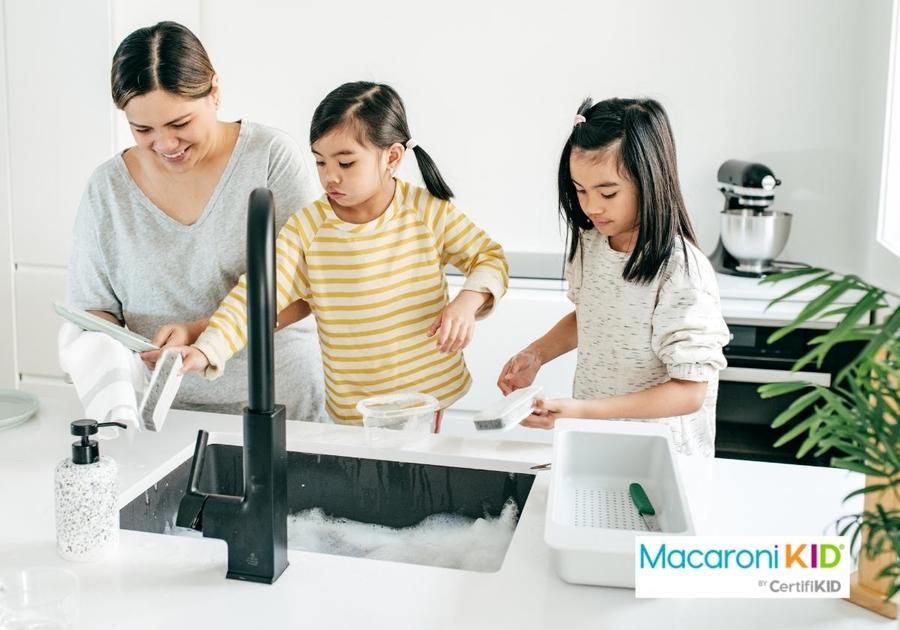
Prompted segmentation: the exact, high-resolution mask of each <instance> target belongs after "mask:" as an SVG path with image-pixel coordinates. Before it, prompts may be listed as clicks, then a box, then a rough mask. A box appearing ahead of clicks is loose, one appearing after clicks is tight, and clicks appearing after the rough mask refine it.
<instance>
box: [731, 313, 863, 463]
mask: <svg viewBox="0 0 900 630" xmlns="http://www.w3.org/2000/svg"><path fill="white" fill-rule="evenodd" d="M728 328H729V330H730V332H731V340H730V341H729V343H728V345H727V346H725V348H724V353H725V358H726V359H727V360H728V367H727V368H725V369H724V370H722V371H721V372H720V373H719V397H718V401H717V403H716V456H717V457H725V458H731V459H750V460H757V461H766V462H780V463H793V464H809V465H817V466H827V465H828V464H829V461H830V459H831V457H832V456H834V455H835V453H833V452H831V453H824V454H823V455H821V456H819V457H816V456H815V449H813V451H812V452H810V453H807V454H806V455H805V456H804V457H803V458H802V459H800V460H798V459H797V458H796V453H797V449H798V448H799V447H800V444H801V443H802V441H803V438H802V437H800V438H796V439H794V440H792V441H790V442H788V443H787V444H785V445H783V446H781V447H779V448H775V447H774V446H773V444H774V443H775V441H776V440H777V439H778V438H780V437H781V436H782V435H783V434H784V433H785V432H786V431H787V430H788V429H789V428H790V427H791V426H793V425H794V424H796V423H797V422H799V421H800V420H801V419H802V417H803V416H801V418H797V419H795V420H793V421H792V422H790V423H788V424H787V425H785V426H783V427H779V428H778V429H773V428H772V427H771V424H772V421H773V420H774V419H775V417H776V416H778V414H780V413H781V412H782V411H784V410H785V409H787V407H788V406H789V405H790V404H791V403H792V402H793V401H794V400H796V399H797V398H799V397H800V396H802V395H803V394H804V393H805V392H806V391H807V390H802V391H800V392H794V393H791V394H785V395H783V396H778V397H775V398H769V399H767V400H763V399H762V398H761V397H760V395H759V393H758V392H757V388H759V386H760V385H764V384H766V383H781V382H785V381H796V380H804V381H809V382H812V383H816V384H818V385H824V386H826V387H828V386H830V385H831V383H832V379H834V378H835V376H836V375H837V373H838V372H839V371H840V370H841V368H843V367H844V366H845V365H846V364H847V363H848V362H849V361H850V360H851V359H852V358H853V357H854V356H855V355H856V354H857V353H858V352H859V350H860V349H861V347H862V344H861V343H845V344H839V345H838V346H836V347H835V348H834V349H833V350H832V351H831V352H830V353H829V354H828V356H827V357H826V359H825V361H824V362H823V364H822V367H821V368H819V367H816V365H815V364H814V363H813V364H809V365H806V366H804V367H803V369H802V370H801V371H799V372H791V371H790V370H791V366H793V365H794V363H795V362H796V360H797V359H799V358H800V357H802V356H803V355H804V354H806V352H808V351H809V349H810V347H809V346H808V342H809V341H810V340H811V339H812V338H814V337H817V336H819V335H821V334H822V330H818V329H811V328H801V329H797V330H795V331H793V332H791V333H790V334H788V335H786V336H785V337H783V338H782V339H780V340H778V341H777V342H775V343H774V344H771V345H770V344H768V343H767V339H768V337H769V335H771V334H772V333H773V332H775V331H776V330H778V327H772V326H761V325H760V326H757V325H742V324H732V323H729V324H728Z"/></svg>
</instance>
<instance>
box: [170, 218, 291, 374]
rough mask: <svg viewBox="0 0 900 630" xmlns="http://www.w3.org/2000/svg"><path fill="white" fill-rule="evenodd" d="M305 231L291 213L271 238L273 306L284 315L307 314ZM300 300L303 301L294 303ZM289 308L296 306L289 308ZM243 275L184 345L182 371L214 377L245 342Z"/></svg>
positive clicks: (245, 313)
mask: <svg viewBox="0 0 900 630" xmlns="http://www.w3.org/2000/svg"><path fill="white" fill-rule="evenodd" d="M304 238H305V233H304V231H303V225H302V223H301V219H300V218H299V215H298V214H294V215H292V216H291V218H290V219H289V220H288V222H287V223H286V224H285V225H284V227H283V228H282V229H281V231H280V232H279V233H278V238H277V239H276V241H275V269H276V272H275V289H276V290H275V301H276V304H275V308H276V312H278V313H279V315H280V314H281V313H283V312H284V311H285V310H288V311H289V316H288V317H287V318H286V319H285V321H287V320H288V319H291V318H292V317H298V318H299V316H300V315H303V316H305V315H306V314H309V310H308V309H309V306H308V305H306V299H307V298H308V293H309V289H308V286H309V284H308V282H307V280H306V276H305V274H304V273H303V270H304V267H305V265H304V254H303V252H304V246H305V244H306V243H305V241H304ZM298 301H302V302H303V305H297V306H295V303H296V302H298ZM291 309H298V310H296V311H292V310H291ZM246 335H247V290H246V275H244V276H241V279H240V280H239V281H238V284H237V286H235V287H234V288H233V289H232V290H231V292H230V293H229V294H228V295H227V296H225V299H224V300H222V303H221V304H220V305H219V309H218V310H217V311H216V312H215V313H213V315H212V317H210V319H209V325H208V326H207V327H206V330H204V331H203V333H202V334H201V335H200V337H199V338H198V339H197V341H195V342H194V344H193V345H192V346H191V347H190V348H186V349H184V351H183V352H182V357H183V359H184V367H183V369H182V371H183V372H184V373H188V372H202V373H203V375H204V376H205V377H206V378H218V376H220V375H221V373H222V370H223V369H224V364H225V362H226V361H227V360H228V359H229V358H231V356H232V355H234V354H235V353H237V352H238V351H239V350H240V349H241V348H243V347H244V345H245V344H246V339H247V336H246Z"/></svg>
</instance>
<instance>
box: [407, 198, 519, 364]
mask: <svg viewBox="0 0 900 630" xmlns="http://www.w3.org/2000/svg"><path fill="white" fill-rule="evenodd" d="M424 218H425V221H426V222H427V223H428V224H429V225H430V227H431V230H432V233H433V234H434V235H435V243H436V246H437V250H438V254H439V256H440V260H441V266H442V267H443V266H444V265H447V264H452V265H453V266H454V267H456V268H457V269H459V270H460V271H462V272H463V273H464V274H465V275H466V282H465V284H464V285H463V289H462V291H460V292H459V295H457V296H456V297H455V298H454V299H453V301H452V302H450V304H448V305H447V307H446V308H445V309H444V310H443V311H442V312H441V314H440V315H438V317H437V318H435V320H434V321H433V322H432V324H431V326H430V327H429V330H428V335H429V336H436V337H437V342H436V345H437V347H438V349H439V350H440V351H441V352H456V351H458V350H462V349H463V348H465V347H466V346H468V345H469V343H470V342H471V341H472V337H473V334H474V332H475V320H476V319H480V318H482V317H484V316H486V315H487V314H488V313H489V312H490V311H491V310H492V308H493V307H494V305H495V304H496V302H497V300H499V299H500V298H501V297H502V296H503V294H504V293H506V289H507V287H508V285H509V266H508V264H507V262H506V257H505V256H504V254H503V248H501V247H500V245H499V244H498V243H496V242H495V241H493V240H491V238H490V237H489V236H488V235H487V234H486V233H485V232H484V231H483V230H481V229H480V228H478V227H477V226H476V225H475V224H474V223H472V222H471V221H469V219H468V218H467V217H466V215H464V214H463V213H462V212H459V211H458V210H457V209H456V208H455V207H454V205H453V204H452V203H450V202H447V201H443V202H440V203H439V204H438V205H437V209H436V210H435V211H434V212H433V213H432V214H431V215H430V216H429V215H427V214H426V216H425V217H424Z"/></svg>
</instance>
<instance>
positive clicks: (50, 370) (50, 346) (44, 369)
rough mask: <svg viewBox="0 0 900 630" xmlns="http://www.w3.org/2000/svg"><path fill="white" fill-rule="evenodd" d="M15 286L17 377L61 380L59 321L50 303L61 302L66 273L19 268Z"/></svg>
mask: <svg viewBox="0 0 900 630" xmlns="http://www.w3.org/2000/svg"><path fill="white" fill-rule="evenodd" d="M15 285H16V345H17V347H18V351H19V352H18V354H19V365H18V368H19V373H20V374H22V375H23V376H24V375H31V376H51V377H57V378H62V377H63V376H64V374H63V371H62V370H61V369H60V367H59V359H58V352H57V348H56V333H57V331H58V330H59V326H60V324H62V319H60V317H59V316H58V315H57V314H56V312H55V311H54V310H53V307H52V306H51V305H50V302H51V301H57V302H65V300H66V270H65V269H52V268H27V267H26V268H23V267H19V269H18V270H17V271H16V275H15Z"/></svg>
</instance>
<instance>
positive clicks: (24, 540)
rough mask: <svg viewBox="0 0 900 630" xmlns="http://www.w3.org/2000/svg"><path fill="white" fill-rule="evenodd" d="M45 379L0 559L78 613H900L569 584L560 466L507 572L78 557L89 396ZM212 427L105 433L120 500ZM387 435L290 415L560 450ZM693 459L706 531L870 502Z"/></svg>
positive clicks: (297, 617)
mask: <svg viewBox="0 0 900 630" xmlns="http://www.w3.org/2000/svg"><path fill="white" fill-rule="evenodd" d="M32 391H34V393H36V394H38V395H39V396H40V397H41V402H42V409H41V411H40V413H39V415H38V416H37V417H36V418H34V419H32V420H30V421H29V422H27V423H26V424H23V425H21V426H19V427H16V428H14V429H11V430H8V431H5V432H3V433H0V448H2V456H0V490H2V496H3V499H4V501H3V508H4V509H3V511H2V518H0V569H16V568H23V567H29V566H58V567H63V566H64V567H67V568H69V569H71V570H72V571H74V572H75V573H76V574H77V575H78V576H79V580H80V611H81V613H80V619H81V623H80V624H79V625H78V626H77V627H78V628H84V629H91V630H94V629H98V630H99V629H105V628H116V629H119V628H129V629H135V630H136V629H139V628H153V629H159V628H173V629H174V628H187V627H215V628H240V629H242V630H245V629H246V628H276V627H279V626H280V625H287V624H290V625H291V626H295V625H301V624H302V625H303V626H304V627H316V628H328V627H340V628H347V627H360V628H366V629H367V630H368V629H372V628H392V629H396V628H467V629H469V628H517V629H519V628H521V629H527V628H535V629H540V630H547V629H549V628H572V629H576V628H600V627H602V628H628V629H629V630H634V629H641V628H647V627H652V626H659V627H666V628H679V627H683V628H695V627H702V628H721V627H727V628H729V630H737V629H739V628H753V629H756V628H760V627H763V626H765V627H766V628H767V629H771V628H789V627H790V628H798V627H809V628H813V627H814V628H817V629H823V630H824V629H837V628H847V629H850V628H852V629H853V630H862V629H865V628H892V627H896V623H895V622H891V621H889V620H886V619H884V618H883V617H880V616H878V615H876V614H874V613H871V612H869V611H866V610H864V609H861V608H858V607H856V606H854V605H852V604H850V603H848V602H845V601H843V600H831V599H828V600H799V599H797V600H778V601H775V600H771V601H770V600H749V599H748V600H700V599H698V600H638V599H635V598H634V591H632V590H627V589H614V588H600V587H587V586H573V585H570V584H566V583H565V582H562V581H561V580H560V579H559V578H558V577H557V576H556V574H555V573H554V570H553V567H552V562H551V554H550V551H549V549H548V548H547V547H546V546H545V545H544V543H543V524H544V508H545V503H546V496H547V486H548V481H549V476H548V474H547V473H543V474H538V475H537V477H536V480H535V484H534V486H533V488H532V491H531V494H530V496H529V498H528V501H527V503H526V505H525V508H524V510H523V513H522V516H521V520H520V522H519V525H518V528H517V529H516V532H515V535H514V536H513V540H512V543H511V545H510V548H509V551H508V553H507V557H506V560H505V562H504V564H503V567H502V568H501V569H500V571H498V572H496V573H475V572H468V571H459V570H450V569H439V568H433V567H426V566H416V565H410V564H402V563H393V562H384V561H376V560H366V559H356V558H346V557H339V556H330V555H323V554H315V553H306V552H298V551H291V552H289V559H290V563H291V564H290V566H289V567H288V569H287V571H286V572H285V573H284V574H283V576H282V577H281V578H280V579H279V580H278V582H277V583H276V584H274V585H271V586H268V585H261V584H253V583H247V582H239V581H233V580H226V579H225V569H226V562H225V553H226V548H225V544H224V543H223V542H221V541H217V540H206V539H195V538H179V537H172V536H160V535H154V534H145V533H141V532H131V531H123V532H122V537H121V544H120V546H119V549H118V550H117V552H116V553H115V554H114V555H113V556H112V557H111V558H109V559H107V560H104V561H102V562H99V563H96V564H74V563H68V562H66V561H64V560H62V559H60V558H59V557H58V556H57V555H56V551H55V540H54V516H53V485H52V480H53V470H54V467H55V466H56V464H57V462H58V461H60V460H61V459H63V458H64V457H66V456H67V455H68V453H69V444H70V442H71V441H72V440H73V439H74V438H72V437H70V436H69V435H68V431H67V429H68V422H69V421H70V420H73V419H76V418H77V417H78V412H79V410H80V406H79V405H78V404H77V402H76V401H74V400H72V399H71V398H66V396H65V394H61V393H58V392H53V393H48V392H44V391H41V390H39V389H35V388H32ZM200 427H202V428H206V429H208V430H210V432H211V433H213V434H214V435H213V440H215V434H216V433H218V434H220V436H221V435H222V434H223V433H228V432H237V431H238V430H239V428H240V419H239V418H238V417H237V416H221V415H213V414H201V413H189V412H173V413H172V414H171V416H170V417H169V419H168V420H167V421H166V425H165V430H164V431H163V432H162V433H160V434H152V433H141V434H130V435H128V436H122V437H119V438H118V439H117V440H114V441H107V442H104V443H102V444H101V450H102V452H103V453H104V454H106V455H110V456H112V457H114V458H115V459H116V461H117V462H118V464H119V469H120V489H121V495H120V502H121V504H123V505H124V504H125V503H126V502H127V501H128V500H129V499H131V498H133V497H134V496H137V495H138V494H139V493H140V492H142V491H143V490H144V489H145V488H146V487H148V486H149V485H152V483H153V482H154V481H156V480H157V479H159V478H160V477H161V476H163V475H164V474H165V473H166V472H168V471H169V470H170V469H171V468H172V467H174V465H176V464H178V463H181V462H182V461H184V460H185V459H187V458H188V457H189V456H190V454H191V452H192V448H193V442H194V438H195V435H196V430H197V429H198V428H200ZM399 437H400V436H399V434H398V438H397V439H399ZM224 438H225V440H224V441H230V440H229V439H228V436H224ZM381 444H382V445H380V446H379V447H378V448H377V449H373V448H371V447H368V446H366V440H365V436H364V432H363V431H362V430H361V429H356V428H352V427H336V426H329V425H314V424H306V423H289V429H288V447H289V448H290V449H291V450H303V451H307V452H322V453H340V454H345V455H355V456H360V455H364V456H366V457H373V456H375V457H379V456H380V457H384V458H388V459H402V460H406V461H417V462H428V463H436V464H450V465H453V464H456V465H470V466H471V465H475V466H481V467H485V468H496V467H498V466H500V467H504V468H507V469H509V470H524V469H526V468H527V466H528V465H530V464H533V463H543V462H547V461H549V460H550V445H548V444H541V443H534V442H531V443H526V442H502V441H496V440H484V439H467V438H460V437H449V436H423V437H421V438H419V439H418V440H417V441H416V442H415V443H414V444H405V445H404V444H402V443H401V442H398V441H396V439H394V438H393V436H391V437H389V438H386V439H384V440H382V441H381ZM476 460H479V461H476ZM679 464H680V466H681V469H682V477H683V481H684V483H685V486H686V491H687V494H688V499H689V503H690V505H691V511H692V513H693V518H694V523H695V526H696V529H697V532H698V533H710V534H712V533H718V534H773V535H774V534H784V535H788V534H791V535H794V534H796V535H814V534H822V533H831V532H830V530H829V526H830V524H831V523H832V521H833V520H834V518H835V517H836V516H838V515H841V514H844V513H847V512H849V511H851V510H855V509H857V508H858V507H859V505H860V503H853V504H851V505H842V504H841V498H842V497H843V496H844V495H845V494H846V493H847V492H848V491H850V490H852V489H855V488H857V487H859V486H860V485H861V483H862V477H861V476H860V475H857V474H854V473H846V472H843V471H839V470H833V469H821V468H811V467H804V466H785V465H779V464H762V463H752V462H739V461H730V460H695V459H690V458H680V461H679Z"/></svg>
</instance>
